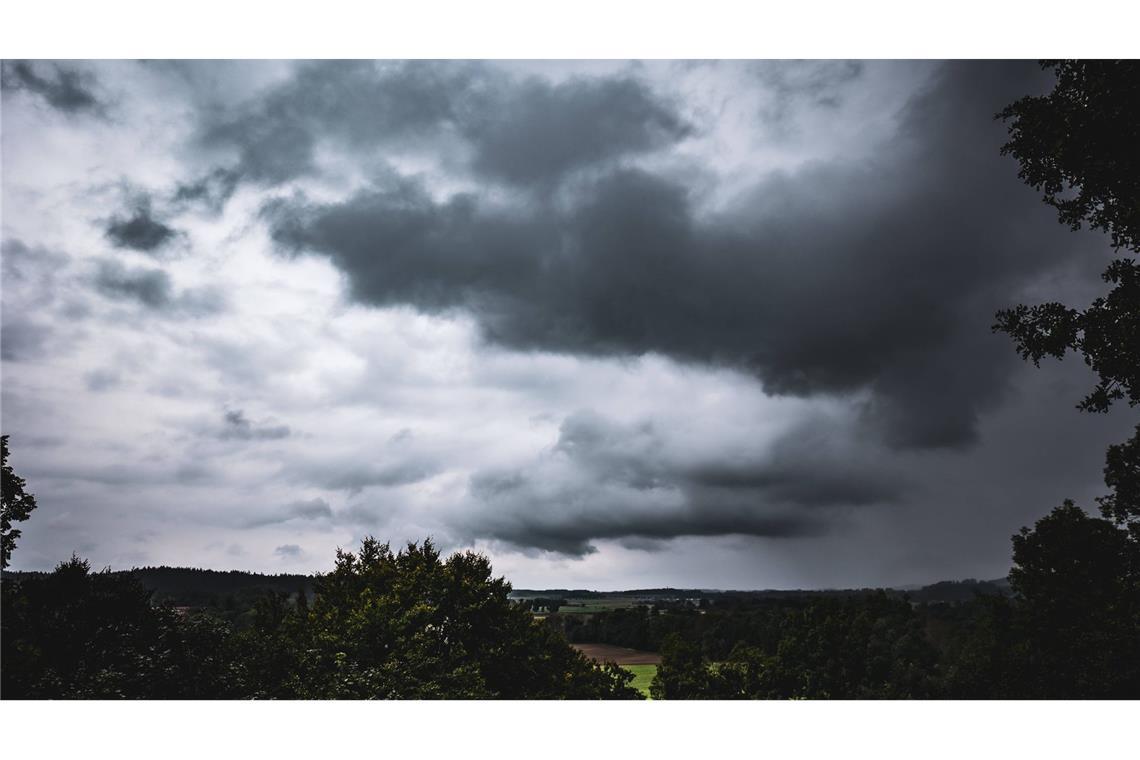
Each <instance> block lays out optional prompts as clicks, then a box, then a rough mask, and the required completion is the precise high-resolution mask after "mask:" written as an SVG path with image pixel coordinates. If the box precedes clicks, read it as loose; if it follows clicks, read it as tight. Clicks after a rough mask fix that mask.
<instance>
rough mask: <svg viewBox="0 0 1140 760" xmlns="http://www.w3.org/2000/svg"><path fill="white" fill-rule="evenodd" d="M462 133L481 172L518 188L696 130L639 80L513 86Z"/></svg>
mask: <svg viewBox="0 0 1140 760" xmlns="http://www.w3.org/2000/svg"><path fill="white" fill-rule="evenodd" d="M473 116H474V118H472V119H470V122H469V123H461V124H460V129H461V130H463V131H464V134H466V136H467V137H468V138H469V139H470V140H471V141H472V143H473V144H474V146H475V155H476V157H475V169H476V171H478V172H480V173H482V174H486V175H490V176H492V177H497V178H500V179H504V180H507V181H509V182H513V183H518V184H524V185H528V184H534V183H540V182H547V181H550V180H552V179H558V178H560V177H562V176H563V175H564V174H566V173H568V172H570V171H573V170H577V169H582V168H585V167H588V166H592V165H595V164H597V163H600V162H603V161H606V160H609V159H612V158H616V157H618V156H622V155H625V154H629V153H644V152H648V151H652V150H655V149H658V148H661V147H664V146H667V145H670V144H672V143H675V142H677V141H678V140H680V139H681V138H683V137H685V136H686V135H687V134H689V132H690V129H691V128H690V127H689V126H688V125H687V124H685V123H684V121H682V120H681V118H680V117H679V116H678V115H677V114H676V113H675V112H674V111H673V109H672V108H671V107H670V106H669V105H668V104H667V103H665V102H664V101H662V100H661V99H660V98H658V97H656V96H654V95H653V94H652V93H651V92H650V91H649V90H648V89H647V88H646V87H645V85H644V84H642V83H641V82H638V81H637V80H634V79H628V78H621V79H600V80H599V79H572V80H570V81H567V82H563V83H561V84H558V85H554V86H552V85H550V84H547V83H545V82H542V81H541V80H537V79H535V80H530V81H528V82H526V83H525V84H523V85H521V86H517V85H516V86H508V87H506V88H505V92H504V93H503V94H502V95H501V96H500V97H498V98H495V99H492V100H491V101H490V102H488V103H486V104H483V106H482V108H481V112H479V113H476V114H474V115H473Z"/></svg>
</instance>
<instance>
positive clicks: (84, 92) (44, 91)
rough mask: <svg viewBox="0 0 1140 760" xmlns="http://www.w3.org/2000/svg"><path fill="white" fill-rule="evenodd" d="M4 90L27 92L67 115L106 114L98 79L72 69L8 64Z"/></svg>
mask: <svg viewBox="0 0 1140 760" xmlns="http://www.w3.org/2000/svg"><path fill="white" fill-rule="evenodd" d="M2 80H3V87H4V89H7V90H26V91H28V92H31V93H34V94H35V95H38V96H39V97H41V98H43V99H44V100H45V101H46V102H47V103H48V105H50V106H51V107H52V108H56V109H58V110H60V111H63V112H65V113H82V112H90V113H96V114H98V113H102V112H103V110H104V106H103V104H101V103H100V102H99V100H98V98H96V96H95V94H94V92H93V90H94V78H93V77H92V76H91V75H90V74H86V73H84V72H81V71H79V70H77V69H74V68H72V67H70V66H67V65H65V64H60V63H51V62H42V61H5V62H4V64H3V77H2Z"/></svg>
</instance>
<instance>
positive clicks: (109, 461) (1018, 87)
mask: <svg viewBox="0 0 1140 760" xmlns="http://www.w3.org/2000/svg"><path fill="white" fill-rule="evenodd" d="M1050 84H1051V83H1050V81H1049V77H1048V76H1046V75H1045V74H1043V73H1042V72H1041V71H1040V69H1039V68H1038V67H1037V66H1036V65H1035V64H1032V63H1021V62H1000V63H980V62H973V63H949V64H943V63H937V62H841V61H826V62H755V63H751V62H653V63H630V62H604V61H590V62H582V63H573V62H538V63H523V62H507V63H493V62H492V63H463V62H442V63H434V62H411V63H398V62H382V63H359V62H318V63H293V62H284V63H276V62H231V63H190V62H160V61H150V62H96V63H81V62H66V63H51V62H28V63H21V62H11V61H9V62H5V63H4V69H3V103H2V107H3V110H2V112H0V113H2V117H0V118H2V123H0V128H2V132H0V139H2V151H3V154H2V161H3V165H2V172H3V173H2V185H3V187H2V191H3V192H2V201H3V220H2V226H3V229H2V257H3V275H2V276H3V280H2V305H3V313H2V330H3V335H2V343H0V347H2V352H3V365H2V369H3V372H2V382H3V390H2V409H0V412H2V415H3V430H4V432H5V433H6V434H10V435H11V447H12V452H13V453H12V464H13V465H14V466H15V468H16V471H17V472H18V473H19V474H20V475H22V476H23V477H25V478H26V479H27V480H28V483H29V488H30V490H31V491H33V492H34V493H35V494H36V497H37V500H38V503H39V508H38V509H37V511H36V512H35V513H34V514H33V516H32V518H31V519H30V520H29V521H28V522H27V523H26V524H24V525H23V526H21V527H22V528H23V529H24V535H23V537H22V538H21V540H20V542H19V544H18V548H17V550H16V552H15V554H14V555H13V566H14V567H16V568H24V569H44V568H50V567H51V566H53V565H54V564H55V563H56V562H57V561H59V560H60V559H63V558H65V557H66V556H68V555H69V554H70V553H71V552H73V551H74V552H77V553H79V554H80V555H82V556H85V557H88V558H90V559H91V561H92V563H93V564H94V565H96V566H104V565H110V566H112V567H115V568H122V567H129V566H132V565H143V564H169V565H191V566H201V567H214V568H242V569H252V570H260V571H269V572H281V571H314V570H323V569H328V568H329V567H331V564H332V560H333V556H334V552H335V549H336V547H338V546H341V547H345V548H351V547H353V546H354V545H355V544H356V543H357V542H358V541H359V539H360V537H362V536H364V535H367V534H374V535H376V536H378V537H381V538H384V539H391V540H393V541H394V542H400V541H404V540H410V539H420V538H423V537H424V536H427V535H431V536H433V537H435V539H436V540H437V542H438V543H439V544H440V545H441V546H442V547H443V548H445V549H452V548H458V547H464V546H474V547H476V548H478V549H480V550H482V551H485V552H487V553H488V554H489V555H490V556H491V557H492V559H493V561H494V564H495V569H496V571H497V572H500V573H504V574H506V575H507V576H508V577H509V578H510V579H511V580H512V581H513V582H514V583H515V585H516V586H517V587H549V586H559V587H591V588H601V589H605V588H624V587H635V586H640V587H645V586H661V585H674V586H688V587H692V586H700V587H734V588H763V587H807V586H858V585H872V584H902V583H913V582H923V581H931V580H937V579H942V578H958V577H966V576H975V577H986V578H989V577H996V576H1000V575H1004V573H1005V572H1006V570H1007V569H1008V564H1009V536H1010V534H1011V533H1013V532H1014V531H1015V530H1016V529H1017V528H1019V527H1020V526H1022V525H1025V524H1029V523H1032V521H1034V520H1035V519H1037V518H1038V517H1040V516H1042V515H1044V514H1045V513H1046V512H1047V511H1048V510H1049V509H1050V508H1052V507H1053V506H1055V505H1057V504H1058V503H1060V501H1061V500H1062V499H1063V498H1066V497H1071V498H1074V499H1077V500H1078V502H1082V503H1084V504H1086V505H1088V504H1090V503H1091V500H1092V498H1093V497H1094V496H1096V495H1098V494H1100V493H1101V492H1102V491H1103V490H1104V486H1103V483H1102V481H1101V467H1102V466H1103V455H1104V449H1105V447H1106V446H1107V445H1108V444H1109V443H1112V442H1116V441H1118V440H1123V439H1124V438H1125V437H1127V433H1128V431H1129V429H1130V427H1131V425H1132V424H1133V423H1134V420H1132V419H1131V418H1130V417H1129V415H1128V412H1127V410H1116V412H1115V413H1114V414H1110V415H1105V416H1093V415H1087V414H1080V413H1078V412H1077V411H1076V410H1075V408H1074V406H1075V404H1076V402H1077V401H1078V400H1079V399H1080V398H1081V397H1082V396H1083V395H1084V394H1085V392H1087V390H1088V389H1089V388H1091V386H1092V384H1093V380H1092V376H1091V374H1090V373H1089V372H1088V370H1087V369H1086V368H1085V367H1084V366H1083V365H1082V364H1081V363H1080V362H1079V361H1077V360H1071V361H1068V362H1065V363H1062V364H1058V363H1056V362H1051V363H1047V364H1045V365H1043V368H1042V369H1040V370H1034V368H1033V367H1032V365H1025V364H1023V363H1022V362H1021V361H1020V360H1019V359H1018V358H1017V356H1016V354H1015V352H1014V351H1013V348H1012V344H1011V343H1010V341H1009V339H1008V337H1007V336H1004V335H993V334H991V332H990V325H991V324H992V322H993V313H994V312H995V311H996V310H997V309H1000V308H1003V307H1005V306H1009V305H1011V304H1013V303H1016V302H1019V301H1035V300H1046V299H1048V300H1052V299H1060V300H1065V301H1070V302H1074V303H1085V302H1087V301H1088V300H1089V299H1090V298H1091V297H1092V295H1093V294H1095V293H1096V292H1097V290H1098V286H1099V285H1100V284H1101V283H1100V282H1099V279H1098V273H1099V272H1100V271H1101V270H1102V269H1103V268H1104V266H1105V264H1106V263H1107V261H1108V260H1109V259H1110V254H1111V252H1110V250H1109V249H1108V246H1107V244H1106V241H1105V240H1104V238H1103V237H1101V236H1100V235H1098V234H1093V233H1089V232H1080V233H1073V232H1070V231H1068V230H1067V229H1066V228H1065V227H1063V226H1061V225H1060V224H1058V223H1057V222H1056V220H1055V216H1054V213H1053V211H1052V210H1051V209H1050V208H1048V207H1047V206H1045V205H1044V204H1043V203H1041V202H1040V200H1039V199H1038V196H1037V194H1036V193H1035V192H1034V191H1033V190H1032V189H1030V188H1027V187H1025V186H1024V185H1023V184H1022V183H1021V182H1020V181H1019V180H1018V179H1017V176H1016V175H1017V165H1016V162H1014V161H1013V160H1012V159H1010V158H1003V157H1001V156H999V149H1000V146H1001V144H1002V142H1003V137H1004V127H1003V126H1002V125H1001V124H1000V123H998V122H995V121H994V119H993V114H994V113H995V112H996V111H998V110H999V109H1000V108H1001V107H1002V106H1003V105H1005V104H1007V103H1008V102H1010V101H1012V100H1013V99H1015V98H1017V97H1019V96H1021V95H1024V94H1030V93H1038V92H1043V91H1046V90H1047V89H1048V88H1049V87H1050Z"/></svg>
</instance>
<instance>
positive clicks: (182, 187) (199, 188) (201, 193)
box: [170, 168, 240, 213]
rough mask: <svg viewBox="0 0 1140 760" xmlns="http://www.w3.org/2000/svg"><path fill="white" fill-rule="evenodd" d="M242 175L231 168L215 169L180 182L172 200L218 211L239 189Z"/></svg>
mask: <svg viewBox="0 0 1140 760" xmlns="http://www.w3.org/2000/svg"><path fill="white" fill-rule="evenodd" d="M239 181H240V176H239V174H238V172H236V171H233V170H229V169H221V168H218V169H213V170H211V171H210V172H207V173H206V174H205V175H203V176H201V177H199V178H198V179H196V180H192V181H189V182H184V183H180V184H179V185H178V186H176V187H175V188H174V192H173V193H172V195H171V198H170V200H171V201H172V202H173V203H174V204H176V205H178V206H184V205H187V204H200V205H202V206H204V207H206V208H207V209H209V210H211V211H213V212H214V213H217V212H219V211H221V209H222V207H223V206H225V203H226V201H228V200H229V199H230V196H232V195H233V194H234V191H235V190H236V189H237V186H238V182H239Z"/></svg>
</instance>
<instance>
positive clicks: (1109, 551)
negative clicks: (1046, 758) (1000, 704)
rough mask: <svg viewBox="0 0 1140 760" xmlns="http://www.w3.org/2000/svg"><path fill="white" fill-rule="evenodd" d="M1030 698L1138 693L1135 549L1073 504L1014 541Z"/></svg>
mask: <svg viewBox="0 0 1140 760" xmlns="http://www.w3.org/2000/svg"><path fill="white" fill-rule="evenodd" d="M1013 561H1014V567H1013V569H1012V570H1011V571H1010V574H1009V581H1010V585H1011V587H1012V588H1013V591H1014V594H1015V601H1016V602H1017V603H1018V606H1019V608H1020V612H1021V615H1022V618H1023V620H1022V624H1023V626H1024V640H1025V641H1026V643H1027V644H1028V645H1029V646H1028V647H1027V651H1026V654H1027V656H1028V657H1029V658H1030V660H1031V661H1030V663H1028V667H1026V668H1025V669H1024V673H1025V674H1026V681H1027V683H1026V684H1025V685H1026V687H1027V693H1026V694H1024V696H1028V697H1046V698H1069V699H1073V698H1113V697H1118V698H1119V697H1131V698H1135V697H1136V696H1137V695H1138V694H1140V546H1138V545H1137V543H1136V542H1135V541H1133V540H1131V539H1130V537H1129V534H1128V532H1127V531H1124V530H1121V529H1119V528H1117V527H1116V526H1115V525H1113V524H1112V523H1111V522H1109V521H1108V520H1101V519H1097V518H1093V517H1089V516H1088V515H1087V514H1085V512H1084V511H1083V510H1082V509H1080V508H1079V507H1077V506H1076V505H1074V504H1073V502H1072V501H1065V503H1064V504H1063V505H1062V506H1060V507H1057V508H1056V509H1054V510H1053V511H1052V512H1051V513H1050V514H1049V515H1047V516H1046V517H1044V518H1042V519H1041V520H1038V521H1037V524H1036V526H1035V527H1034V529H1033V530H1029V529H1028V528H1022V530H1021V532H1020V533H1018V534H1017V535H1015V536H1014V537H1013Z"/></svg>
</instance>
